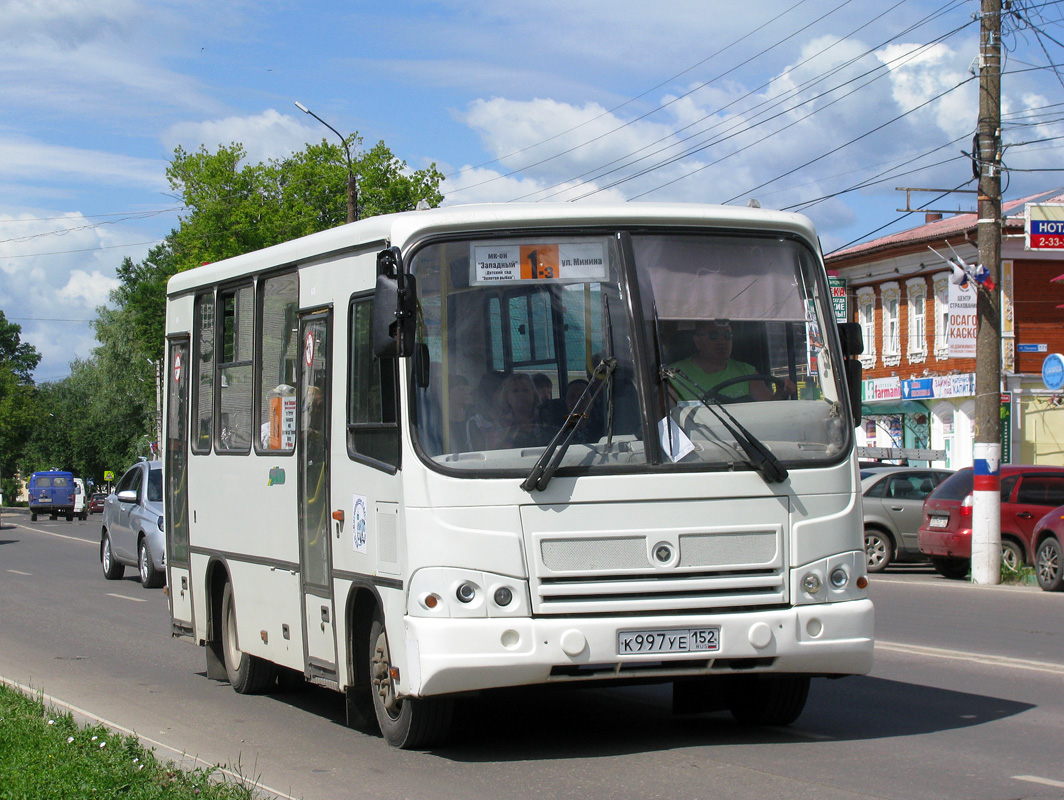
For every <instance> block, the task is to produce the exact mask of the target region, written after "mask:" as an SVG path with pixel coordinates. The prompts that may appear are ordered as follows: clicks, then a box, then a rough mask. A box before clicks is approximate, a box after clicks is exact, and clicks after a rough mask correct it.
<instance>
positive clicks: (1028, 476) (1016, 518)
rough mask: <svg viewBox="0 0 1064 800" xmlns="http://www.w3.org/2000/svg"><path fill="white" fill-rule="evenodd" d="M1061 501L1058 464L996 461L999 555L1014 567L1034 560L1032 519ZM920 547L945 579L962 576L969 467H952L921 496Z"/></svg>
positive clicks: (968, 529) (968, 524)
mask: <svg viewBox="0 0 1064 800" xmlns="http://www.w3.org/2000/svg"><path fill="white" fill-rule="evenodd" d="M1059 505H1064V468H1061V467H1044V466H1024V465H1020V464H1002V465H1001V560H1002V563H1004V564H1006V565H1007V566H1009V567H1012V568H1014V569H1018V568H1020V567H1022V566H1023V565H1024V564H1032V563H1034V559H1035V542H1034V540H1033V537H1034V532H1035V524H1036V523H1037V522H1038V521H1039V520H1041V519H1042V518H1044V517H1045V516H1046V512H1047V511H1048V510H1049V509H1051V508H1054V507H1056V506H1059ZM919 541H920V552H921V553H924V554H925V555H927V556H930V557H931V563H932V565H934V567H935V570H936V571H937V572H938V573H939V574H940V575H943V576H945V577H947V578H957V579H960V578H964V577H965V576H966V575H967V574H968V570H969V568H970V566H971V560H972V468H971V467H967V468H965V469H962V470H958V471H957V472H956V473H954V474H953V475H952V476H951V477H949V478H947V479H946V480H945V481H943V482H942V484H941V485H940V486H939V487H938V488H937V489H935V491H933V492H932V493H931V496H930V497H928V498H927V500H925V501H924V523H923V525H922V526H921V527H920V534H919Z"/></svg>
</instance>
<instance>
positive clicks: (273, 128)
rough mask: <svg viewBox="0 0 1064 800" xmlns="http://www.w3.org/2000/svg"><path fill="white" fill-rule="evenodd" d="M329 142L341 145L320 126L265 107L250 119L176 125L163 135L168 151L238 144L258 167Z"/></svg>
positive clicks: (235, 117)
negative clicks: (307, 145) (201, 146)
mask: <svg viewBox="0 0 1064 800" xmlns="http://www.w3.org/2000/svg"><path fill="white" fill-rule="evenodd" d="M322 139H328V140H329V141H330V142H332V143H334V144H339V143H340V138H339V137H338V136H335V135H334V134H332V133H331V132H329V130H328V129H327V128H325V127H324V126H322V125H321V124H320V123H317V122H315V123H314V125H313V126H307V125H304V124H302V122H300V121H298V118H297V117H295V116H293V115H291V114H281V113H280V112H278V111H275V110H274V109H272V108H268V109H266V110H265V111H263V112H262V113H260V114H254V115H252V116H234V117H226V118H225V119H219V120H208V121H205V122H179V123H177V124H176V125H173V126H171V127H170V129H169V130H167V131H166V133H165V134H164V136H163V141H164V143H165V144H166V146H167V147H168V148H169V149H171V150H172V149H173V148H174V147H175V146H177V145H181V146H182V147H184V148H185V149H186V150H189V151H192V150H198V149H199V147H200V145H203V146H205V147H206V148H207V150H209V151H211V152H213V151H214V150H216V149H217V148H218V146H219V145H226V146H228V145H230V144H232V143H233V142H239V143H241V144H242V145H243V146H244V150H245V151H246V152H247V160H248V162H249V163H252V164H257V163H259V162H261V161H266V160H268V159H271V158H284V157H286V156H288V155H290V154H291V153H293V152H295V151H298V150H302V149H303V148H304V147H305V146H306V144H307V142H320V141H321V140H322Z"/></svg>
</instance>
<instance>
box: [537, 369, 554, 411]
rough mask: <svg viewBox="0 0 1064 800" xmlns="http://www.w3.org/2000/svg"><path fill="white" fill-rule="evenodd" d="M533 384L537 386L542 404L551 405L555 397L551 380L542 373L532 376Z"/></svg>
mask: <svg viewBox="0 0 1064 800" xmlns="http://www.w3.org/2000/svg"><path fill="white" fill-rule="evenodd" d="M532 383H534V384H536V391H537V392H539V401H540V404H541V405H542V404H543V403H549V402H550V401H551V398H552V397H553V396H554V384H553V383H551V382H550V378H548V377H547V376H546V375H544V374H543V373H542V372H537V373H536V374H535V375H533V376H532Z"/></svg>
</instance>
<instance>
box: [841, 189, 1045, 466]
mask: <svg viewBox="0 0 1064 800" xmlns="http://www.w3.org/2000/svg"><path fill="white" fill-rule="evenodd" d="M1028 203H1044V204H1061V203H1064V194H1060V193H1059V190H1057V191H1055V192H1050V193H1046V194H1042V195H1036V196H1033V197H1026V198H1022V199H1019V200H1014V201H1011V202H1006V203H1003V205H1002V217H1003V219H1004V224H1003V237H1002V247H1001V256H1002V263H1001V269H1000V276H1001V280H1000V289H1001V317H1002V319H1001V332H1002V343H1001V352H1002V385H1001V389H1002V439H1003V442H1002V445H1003V447H1002V458H1003V459H1004V460H1006V461H1011V462H1012V463H1024V464H1058V465H1059V464H1064V391H1061V390H1057V391H1052V390H1050V389H1047V388H1046V386H1045V384H1044V383H1043V381H1042V364H1043V362H1044V361H1045V359H1046V356H1047V355H1049V354H1052V353H1064V281H1057V282H1054V281H1053V279H1054V278H1056V277H1058V276H1060V275H1061V274H1062V273H1064V250H1061V251H1060V252H1050V251H1033V250H1027V249H1025V246H1026V239H1025V235H1024V212H1025V207H1026V205H1027V204H1028ZM976 220H977V215H976V214H974V213H971V214H959V215H955V216H949V217H946V218H943V217H942V215H940V214H927V215H926V218H925V222H924V224H923V225H920V226H919V227H916V228H912V229H910V230H906V231H902V232H900V233H894V234H891V235H889V236H884V237H881V238H879V239H875V240H872V241H869V242H864V243H863V244H859V245H855V246H853V247H849V248H847V249H845V250H840V251H837V252H834V253H832V254H831V255H829V256H828V257H826V259H825V260H826V262H827V267H828V270H829V272H832V273H833V274H835V275H837V276H838V277H839V278H842V279H843V280H844V281H845V284H846V293H847V297H848V300H849V309H850V311H849V315H850V319H851V320H854V321H856V322H859V323H860V325H861V327H862V331H863V333H864V341H865V354H864V356H862V359H861V360H862V362H863V365H864V369H865V382H864V386H863V393H862V396H863V398H864V401H863V409H862V410H863V413H864V417H865V419H864V423H863V425H862V429H861V430H860V431H859V432H858V434H859V437H858V438H859V444H863V445H865V446H872V447H904V448H930V449H933V450H941V451H945V453H946V458H945V459H944V460H943V461H936V462H934V463H935V464H936V465H941V466H948V467H951V468H954V469H957V468H960V467H964V466H970V465H971V463H972V444H973V440H974V420H975V358H974V357H972V355H971V353H972V348H973V347H974V342H969V345H970V346H969V348H968V354H967V355H966V356H958V355H957V354H958V352H961V353H963V352H964V348H963V344H964V342H962V341H960V340H959V339H958V337H959V336H964V330H963V328H962V327H961V326H957V325H954V326H953V327H952V328H951V326H950V314H949V294H950V291H949V290H950V279H951V276H952V272H951V268H950V265H949V264H948V263H946V262H945V261H944V260H943V258H941V257H940V256H939V255H937V254H936V253H935V252H933V251H932V250H931V249H930V248H934V250H937V251H938V253H940V254H943V255H945V256H952V252H951V250H950V247H952V248H953V250H954V251H955V252H956V253H957V254H958V255H959V256H960V257H961V258H963V259H964V260H965V261H966V262H967V263H969V264H975V263H977V262H978V260H979V255H978V247H977V244H976V237H977V233H976ZM951 339H952V344H953V355H951V347H950V345H951ZM862 438H863V441H861V439H862Z"/></svg>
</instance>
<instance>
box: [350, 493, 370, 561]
mask: <svg viewBox="0 0 1064 800" xmlns="http://www.w3.org/2000/svg"><path fill="white" fill-rule="evenodd" d="M352 502H353V504H354V507H355V508H354V512H355V513H354V515H353V516H354V524H353V525H352V526H351V536H352V545H353V546H354V549H355V552H356V553H368V552H369V546H368V542H369V540H368V538H367V531H366V522H367V520H366V517H367V514H366V498H365V497H363V496H362V495H360V494H356V495H352Z"/></svg>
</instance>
